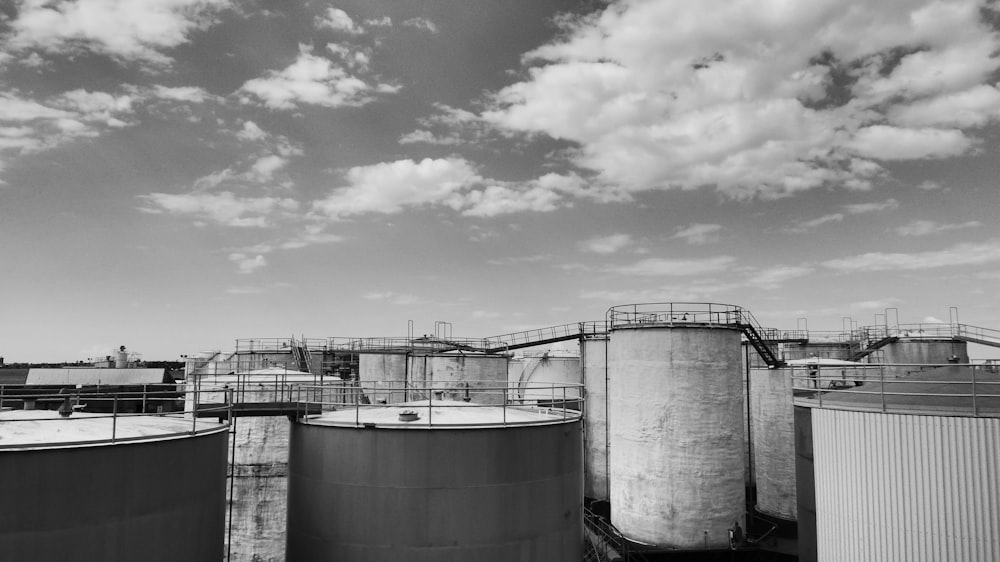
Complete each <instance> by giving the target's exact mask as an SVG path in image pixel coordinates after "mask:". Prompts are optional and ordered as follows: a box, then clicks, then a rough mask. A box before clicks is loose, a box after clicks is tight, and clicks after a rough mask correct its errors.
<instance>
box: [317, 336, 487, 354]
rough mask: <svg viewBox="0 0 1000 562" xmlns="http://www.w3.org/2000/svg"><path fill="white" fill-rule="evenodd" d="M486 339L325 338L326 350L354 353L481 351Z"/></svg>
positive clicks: (425, 337) (422, 337)
mask: <svg viewBox="0 0 1000 562" xmlns="http://www.w3.org/2000/svg"><path fill="white" fill-rule="evenodd" d="M485 342H486V340H483V339H474V338H473V339H465V338H447V339H444V338H438V337H436V336H421V337H414V338H392V337H371V338H349V337H332V338H328V339H327V343H326V350H327V351H332V352H354V353H393V352H395V353H413V352H428V353H435V352H446V351H455V350H463V351H482V350H483V348H484V347H486V343H485Z"/></svg>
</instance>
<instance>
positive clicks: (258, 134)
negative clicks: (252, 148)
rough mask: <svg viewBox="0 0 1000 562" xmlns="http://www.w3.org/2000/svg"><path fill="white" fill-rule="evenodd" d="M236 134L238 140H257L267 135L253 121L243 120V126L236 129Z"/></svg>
mask: <svg viewBox="0 0 1000 562" xmlns="http://www.w3.org/2000/svg"><path fill="white" fill-rule="evenodd" d="M236 136H237V138H239V139H240V140H245V141H259V140H264V139H266V138H267V137H268V136H269V135H268V134H267V133H266V132H264V130H263V129H261V128H260V127H259V126H258V125H257V124H256V123H254V122H253V121H244V122H243V128H242V129H240V130H239V131H237V133H236Z"/></svg>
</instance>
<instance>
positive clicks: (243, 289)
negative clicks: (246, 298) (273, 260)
mask: <svg viewBox="0 0 1000 562" xmlns="http://www.w3.org/2000/svg"><path fill="white" fill-rule="evenodd" d="M264 291H265V288H264V287H249V286H246V285H240V286H236V287H228V288H226V291H225V292H226V294H227V295H259V294H260V293H263V292H264Z"/></svg>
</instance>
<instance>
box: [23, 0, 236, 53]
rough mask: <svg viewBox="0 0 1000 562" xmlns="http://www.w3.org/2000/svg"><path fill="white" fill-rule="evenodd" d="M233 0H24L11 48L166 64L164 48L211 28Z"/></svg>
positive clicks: (176, 44)
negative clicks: (229, 0)
mask: <svg viewBox="0 0 1000 562" xmlns="http://www.w3.org/2000/svg"><path fill="white" fill-rule="evenodd" d="M228 5H229V2H228V0H145V1H143V2H129V1H121V0H77V1H75V2H50V1H46V0H25V1H24V2H22V3H21V4H20V6H18V9H17V10H16V14H17V15H16V17H15V19H13V20H12V21H11V22H10V30H11V35H10V37H9V39H8V40H7V45H8V48H12V49H14V50H25V49H38V50H41V51H44V52H49V53H64V52H70V53H73V52H77V51H92V52H96V53H99V54H103V55H107V56H110V57H113V58H115V59H118V60H122V61H140V62H143V63H150V64H155V65H164V64H167V63H169V62H170V58H169V57H168V56H167V55H165V54H164V53H163V51H166V50H168V49H171V48H173V47H177V46H178V45H182V44H184V43H186V42H187V41H188V39H189V36H190V35H191V34H192V33H193V32H195V31H198V30H204V29H207V28H208V27H210V26H211V25H212V24H213V23H214V21H215V19H214V18H215V15H216V14H217V13H218V12H219V11H220V10H222V9H225V8H226V7H228Z"/></svg>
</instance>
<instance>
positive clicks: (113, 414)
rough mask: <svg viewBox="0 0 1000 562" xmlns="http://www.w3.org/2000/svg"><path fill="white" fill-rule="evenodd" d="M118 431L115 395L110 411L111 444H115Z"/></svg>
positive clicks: (116, 397)
mask: <svg viewBox="0 0 1000 562" xmlns="http://www.w3.org/2000/svg"><path fill="white" fill-rule="evenodd" d="M117 429H118V395H117V394H115V398H114V403H113V405H112V410H111V442H112V443H114V442H115V434H116V433H117Z"/></svg>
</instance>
